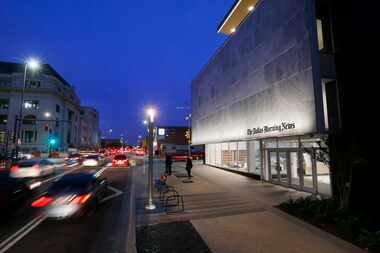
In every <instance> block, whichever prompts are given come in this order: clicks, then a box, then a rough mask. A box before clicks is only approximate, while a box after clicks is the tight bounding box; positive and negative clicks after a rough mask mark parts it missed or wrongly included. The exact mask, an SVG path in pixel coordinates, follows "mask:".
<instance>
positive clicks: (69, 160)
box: [65, 153, 83, 165]
mask: <svg viewBox="0 0 380 253" xmlns="http://www.w3.org/2000/svg"><path fill="white" fill-rule="evenodd" d="M65 160H66V164H68V165H71V164H75V163H78V164H82V162H83V156H82V155H81V154H79V153H74V154H70V155H69V156H68V157H66V159H65Z"/></svg>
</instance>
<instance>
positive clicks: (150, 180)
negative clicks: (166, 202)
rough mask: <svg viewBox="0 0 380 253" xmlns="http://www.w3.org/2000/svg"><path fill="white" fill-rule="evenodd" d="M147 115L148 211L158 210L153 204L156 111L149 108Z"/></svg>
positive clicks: (146, 207)
mask: <svg viewBox="0 0 380 253" xmlns="http://www.w3.org/2000/svg"><path fill="white" fill-rule="evenodd" d="M146 114H147V116H148V120H149V121H148V123H149V125H148V127H149V133H148V136H149V138H148V140H149V141H148V143H149V144H148V151H149V156H148V157H149V161H148V194H149V200H148V204H147V205H146V206H145V209H146V210H154V209H156V206H155V205H154V204H153V122H154V116H155V115H156V111H155V110H154V109H153V108H149V109H148V110H147V111H146Z"/></svg>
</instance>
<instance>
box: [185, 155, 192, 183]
mask: <svg viewBox="0 0 380 253" xmlns="http://www.w3.org/2000/svg"><path fill="white" fill-rule="evenodd" d="M192 168H193V162H192V161H191V156H188V157H187V159H186V168H185V169H186V171H187V176H188V177H189V179H191V177H192V176H191V169H192Z"/></svg>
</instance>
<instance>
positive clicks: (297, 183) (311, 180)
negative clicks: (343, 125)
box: [262, 137, 331, 195]
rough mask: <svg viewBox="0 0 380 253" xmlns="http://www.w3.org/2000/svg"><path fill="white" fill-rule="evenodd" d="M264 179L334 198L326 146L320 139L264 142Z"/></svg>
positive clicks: (286, 139) (271, 140)
mask: <svg viewBox="0 0 380 253" xmlns="http://www.w3.org/2000/svg"><path fill="white" fill-rule="evenodd" d="M262 146H263V147H264V148H263V150H262V153H263V157H264V158H265V160H264V165H265V169H264V171H263V175H264V179H265V180H268V181H270V182H272V183H275V184H281V185H284V186H290V187H293V188H296V189H299V190H304V191H308V192H314V193H319V194H322V195H331V185H330V169H329V166H328V158H327V157H326V155H324V154H326V153H327V152H326V148H327V147H326V145H325V144H324V140H323V139H320V138H307V137H303V138H299V137H293V138H279V139H277V140H273V139H270V140H264V141H263V145H262Z"/></svg>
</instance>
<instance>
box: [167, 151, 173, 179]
mask: <svg viewBox="0 0 380 253" xmlns="http://www.w3.org/2000/svg"><path fill="white" fill-rule="evenodd" d="M172 163H173V159H172V156H171V155H170V154H166V157H165V174H167V175H171V174H172Z"/></svg>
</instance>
